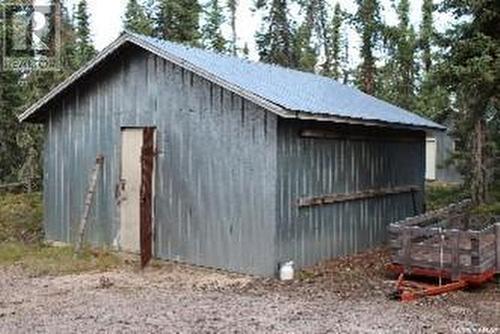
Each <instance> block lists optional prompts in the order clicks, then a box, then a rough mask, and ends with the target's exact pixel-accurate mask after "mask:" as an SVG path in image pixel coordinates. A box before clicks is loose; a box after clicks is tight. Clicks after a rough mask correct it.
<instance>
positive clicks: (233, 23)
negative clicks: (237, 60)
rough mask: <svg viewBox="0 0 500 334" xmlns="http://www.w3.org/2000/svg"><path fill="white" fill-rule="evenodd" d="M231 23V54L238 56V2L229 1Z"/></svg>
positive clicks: (235, 0) (234, 0)
mask: <svg viewBox="0 0 500 334" xmlns="http://www.w3.org/2000/svg"><path fill="white" fill-rule="evenodd" d="M227 7H228V9H229V22H230V23H231V41H230V43H231V47H230V49H231V53H232V54H233V55H234V56H236V54H237V53H238V45H237V44H238V34H237V32H236V11H237V9H238V0H228V1H227Z"/></svg>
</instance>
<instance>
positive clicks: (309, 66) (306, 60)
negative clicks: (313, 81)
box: [293, 0, 318, 72]
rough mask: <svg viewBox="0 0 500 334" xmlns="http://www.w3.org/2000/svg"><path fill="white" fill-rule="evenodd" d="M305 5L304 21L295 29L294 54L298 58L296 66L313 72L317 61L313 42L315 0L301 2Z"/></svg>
mask: <svg viewBox="0 0 500 334" xmlns="http://www.w3.org/2000/svg"><path fill="white" fill-rule="evenodd" d="M302 5H303V7H305V13H306V15H305V19H304V22H303V23H302V24H301V25H300V27H299V28H298V29H297V32H296V33H295V36H294V41H293V48H294V52H293V53H294V54H295V56H296V57H297V59H298V64H297V65H298V66H297V68H298V69H300V70H303V71H309V72H314V70H315V66H316V63H317V62H318V51H317V47H316V46H315V45H314V43H313V33H314V28H315V5H316V0H308V1H305V2H303V3H302Z"/></svg>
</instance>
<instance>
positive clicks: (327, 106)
mask: <svg viewBox="0 0 500 334" xmlns="http://www.w3.org/2000/svg"><path fill="white" fill-rule="evenodd" d="M127 42H131V43H134V44H136V45H138V46H140V47H143V48H145V49H147V50H149V51H151V52H154V53H156V54H157V55H159V56H162V57H164V58H165V59H167V60H169V61H172V62H174V63H176V64H177V65H179V66H182V67H184V68H186V69H188V70H192V71H193V72H195V73H197V74H199V75H201V76H203V77H205V78H206V79H208V80H211V81H214V82H215V83H218V84H220V85H222V86H223V87H225V88H227V89H229V90H232V91H234V92H236V93H238V94H240V95H242V96H243V97H245V98H248V99H250V100H252V101H254V102H255V103H257V104H259V105H261V106H263V107H265V108H266V109H269V110H270V111H273V112H275V113H277V114H279V115H280V116H282V117H286V118H300V119H319V120H332V121H337V122H348V123H360V124H367V123H368V124H385V125H389V126H403V127H418V128H432V129H445V128H444V127H443V126H441V125H439V124H437V123H434V122H432V121H430V120H428V119H425V118H423V117H421V116H418V115H416V114H414V113H411V112H409V111H406V110H404V109H402V108H399V107H397V106H394V105H392V104H390V103H387V102H384V101H382V100H379V99H377V98H375V97H372V96H370V95H367V94H365V93H363V92H361V91H360V90H358V89H355V88H353V87H350V86H346V85H343V84H341V83H339V82H337V81H335V80H333V79H330V78H327V77H323V76H320V75H315V74H312V73H307V72H301V71H297V70H292V69H287V68H284V67H280V66H275V65H269V64H264V63H258V62H252V61H248V60H244V59H240V58H237V57H233V56H228V55H222V54H217V53H213V52H209V51H206V50H202V49H198V48H193V47H188V46H184V45H181V44H177V43H172V42H169V41H166V40H161V39H157V38H152V37H147V36H143V35H138V34H134V33H130V32H125V33H124V34H122V36H120V38H118V39H117V40H116V41H115V42H113V43H112V44H111V45H110V46H108V47H107V48H106V49H105V50H103V51H102V52H101V53H100V54H99V55H98V56H97V57H96V58H95V59H94V60H93V61H92V62H90V63H89V64H88V65H87V66H86V67H84V68H83V69H81V70H80V71H78V72H76V73H75V74H73V75H72V76H71V77H69V78H68V79H67V80H66V81H65V82H63V83H62V84H61V85H59V86H58V87H56V88H55V89H54V90H53V91H52V92H51V93H49V94H48V95H47V96H46V97H45V98H43V99H41V100H40V101H38V102H37V103H35V105H33V106H32V107H31V108H30V109H28V110H27V111H26V112H25V113H23V114H22V115H21V116H19V119H20V120H21V121H24V120H27V119H29V118H31V116H33V115H34V114H36V113H37V112H38V111H39V110H40V109H42V108H43V106H44V105H45V104H46V103H48V102H49V101H50V100H51V99H53V98H55V97H56V96H57V95H58V94H59V93H61V92H62V91H63V90H64V89H65V88H66V87H68V86H69V85H70V84H71V83H73V82H74V81H76V80H77V79H79V78H80V77H81V76H83V75H85V73H87V72H89V71H90V70H91V69H92V68H93V67H94V66H96V65H97V64H98V63H99V62H101V61H103V60H104V59H106V58H107V57H108V56H109V55H110V54H112V53H113V52H114V51H116V50H117V49H118V48H119V47H120V46H121V45H123V44H124V43H127Z"/></svg>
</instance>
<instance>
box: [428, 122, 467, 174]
mask: <svg viewBox="0 0 500 334" xmlns="http://www.w3.org/2000/svg"><path fill="white" fill-rule="evenodd" d="M432 137H434V138H436V144H437V152H436V180H438V181H444V182H462V181H463V177H462V176H461V175H460V173H459V172H458V170H457V168H456V167H455V166H454V165H452V164H449V162H450V161H449V160H450V159H451V157H452V155H453V146H454V139H453V138H452V137H451V136H450V134H449V133H447V132H443V131H434V132H433V133H432Z"/></svg>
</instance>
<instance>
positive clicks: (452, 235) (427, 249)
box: [389, 202, 500, 280]
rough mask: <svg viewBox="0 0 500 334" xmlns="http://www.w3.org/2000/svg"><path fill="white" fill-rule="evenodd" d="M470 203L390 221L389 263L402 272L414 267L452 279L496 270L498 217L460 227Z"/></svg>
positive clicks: (499, 249)
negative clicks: (490, 221) (479, 226)
mask: <svg viewBox="0 0 500 334" xmlns="http://www.w3.org/2000/svg"><path fill="white" fill-rule="evenodd" d="M469 205H470V202H462V203H460V204H458V205H452V206H450V207H448V208H445V209H442V210H439V211H434V212H431V213H428V214H425V215H421V216H417V217H412V218H408V219H406V220H404V221H401V222H398V223H395V224H391V225H390V227H389V245H390V248H391V253H392V263H393V264H394V265H398V266H402V267H403V268H404V270H405V272H406V273H411V272H412V271H414V270H415V269H416V268H419V269H428V270H430V271H432V272H439V273H440V274H442V275H443V276H445V277H449V278H451V279H452V280H459V279H461V278H462V277H464V276H467V277H470V276H471V275H481V274H484V273H486V272H491V271H494V272H495V271H496V272H497V273H500V219H498V218H496V219H495V221H496V222H497V223H496V224H490V225H488V226H486V227H485V228H482V229H479V230H471V229H468V230H464V229H458V228H454V226H466V224H467V223H468V221H469V220H471V219H472V218H471V217H470V216H469V214H468V213H467V212H468V210H467V209H468V206H469Z"/></svg>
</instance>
